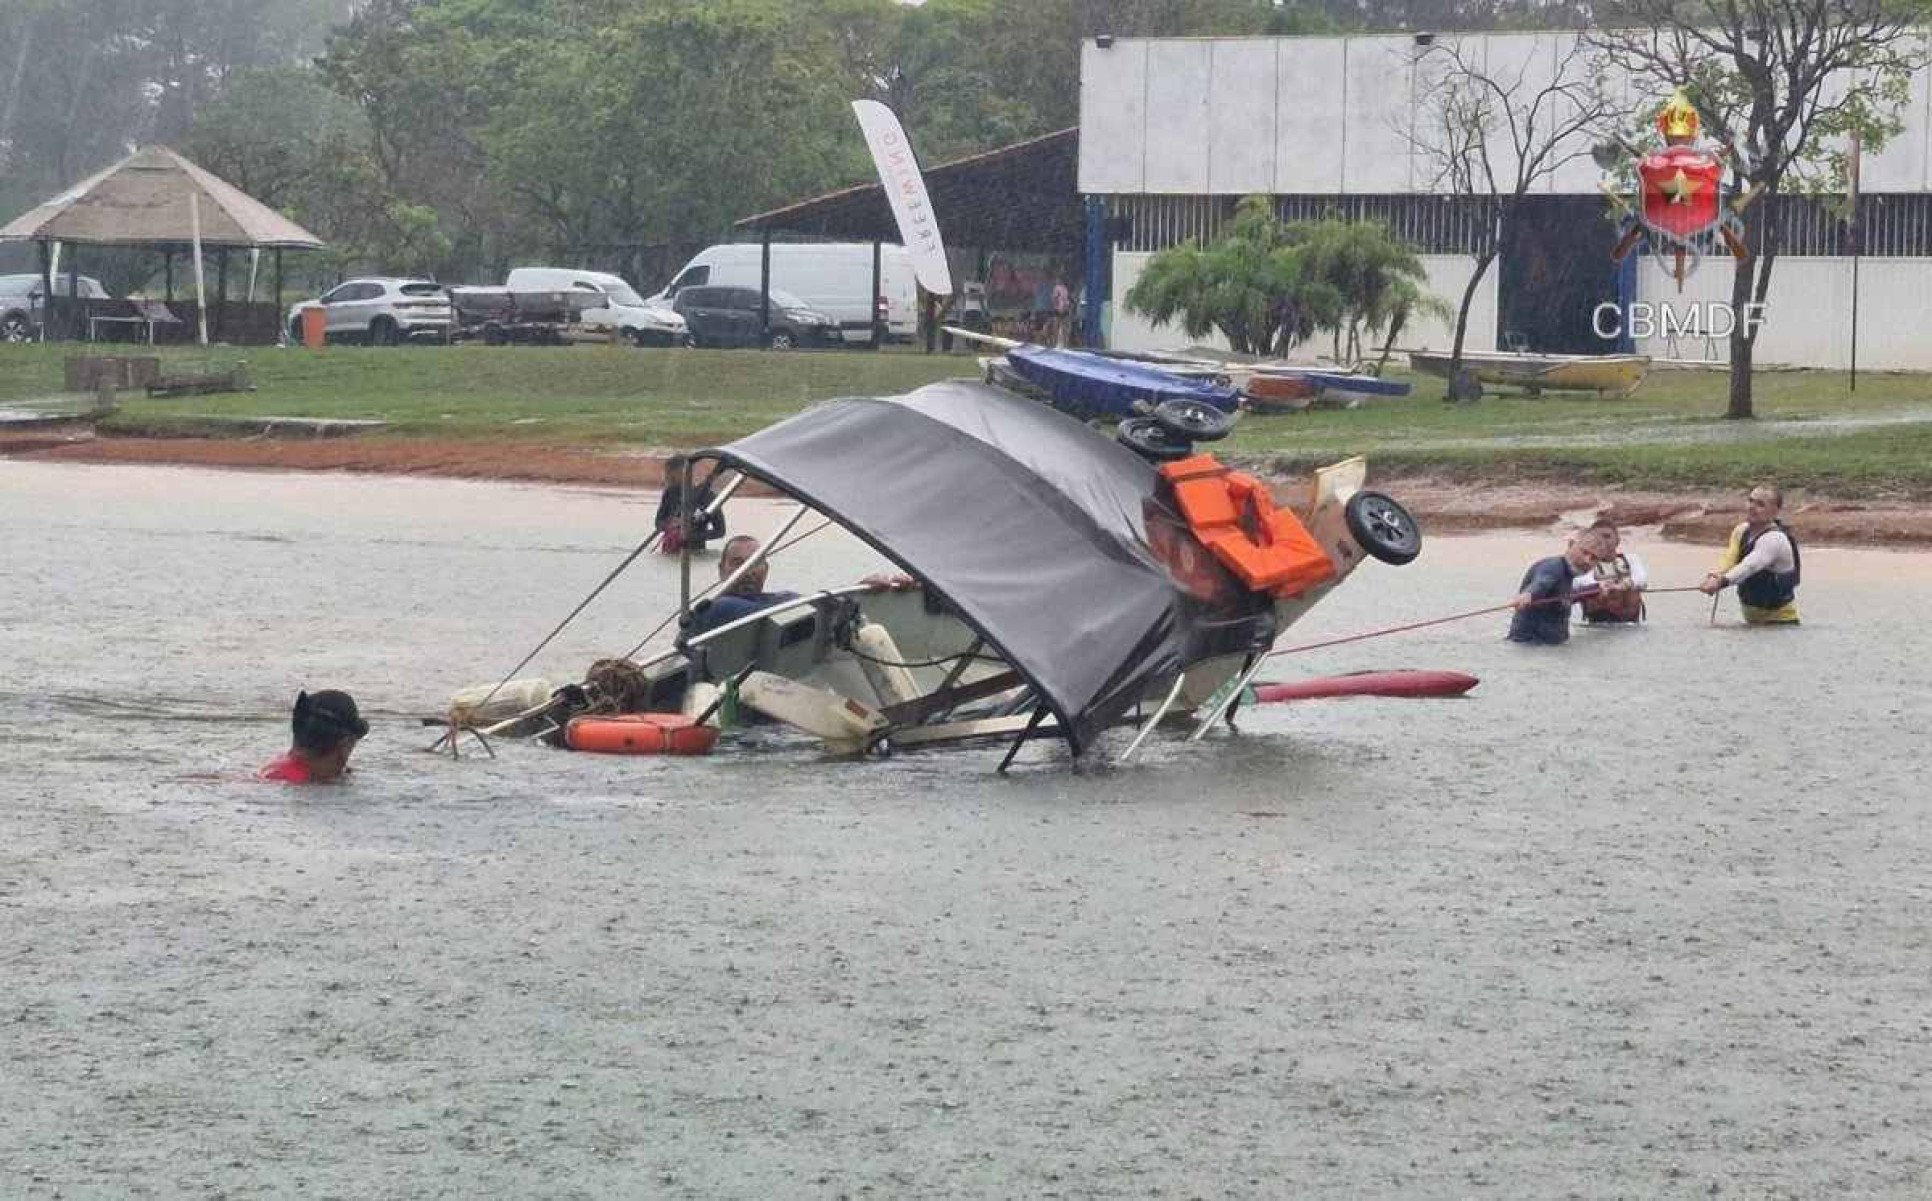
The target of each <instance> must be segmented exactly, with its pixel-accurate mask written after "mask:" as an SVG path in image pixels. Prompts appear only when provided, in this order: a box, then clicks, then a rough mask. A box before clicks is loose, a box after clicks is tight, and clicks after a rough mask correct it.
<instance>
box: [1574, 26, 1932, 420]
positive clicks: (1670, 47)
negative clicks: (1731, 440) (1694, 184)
mask: <svg viewBox="0 0 1932 1201" xmlns="http://www.w3.org/2000/svg"><path fill="white" fill-rule="evenodd" d="M1602 17H1603V19H1604V21H1605V24H1606V26H1608V27H1607V28H1604V29H1600V30H1597V31H1595V32H1593V33H1592V34H1590V35H1589V39H1590V41H1591V42H1592V44H1593V45H1595V46H1597V47H1598V48H1599V49H1600V50H1601V51H1602V53H1603V54H1604V56H1605V59H1606V61H1607V62H1608V63H1610V64H1612V65H1614V66H1616V67H1618V68H1621V69H1622V70H1624V71H1626V72H1628V73H1629V75H1630V76H1631V78H1632V79H1633V81H1635V82H1638V83H1649V84H1651V85H1653V86H1655V87H1656V88H1658V89H1659V90H1660V91H1666V92H1667V91H1669V90H1670V89H1671V88H1681V89H1683V91H1684V93H1685V95H1686V96H1688V97H1689V98H1690V101H1691V103H1693V104H1694V105H1696V106H1697V109H1698V113H1699V115H1700V116H1701V117H1702V118H1703V120H1704V124H1705V126H1706V128H1707V130H1709V131H1710V132H1713V133H1715V134H1716V135H1717V137H1718V138H1719V140H1721V141H1724V142H1726V143H1728V144H1729V145H1731V146H1732V147H1733V149H1734V150H1735V151H1736V152H1737V155H1736V165H1737V166H1738V167H1739V168H1740V169H1741V172H1742V174H1743V177H1744V180H1745V182H1746V184H1747V185H1748V187H1749V188H1750V189H1751V190H1753V191H1754V192H1755V193H1756V203H1754V204H1752V205H1750V206H1749V207H1748V208H1746V209H1745V211H1744V212H1743V214H1742V217H1743V220H1744V243H1745V246H1746V248H1747V250H1748V251H1749V254H1748V255H1747V256H1746V257H1743V258H1739V259H1738V260H1736V264H1735V266H1734V268H1733V274H1732V277H1731V307H1732V310H1733V311H1734V312H1735V313H1737V314H1739V320H1738V321H1737V322H1736V323H1735V325H1734V326H1733V328H1732V331H1731V338H1730V351H1731V389H1730V402H1729V406H1728V407H1727V409H1726V410H1725V414H1724V415H1725V416H1726V417H1736V418H1749V417H1751V416H1753V415H1754V413H1753V408H1752V400H1751V365H1752V357H1753V354H1754V352H1755V350H1756V347H1757V339H1758V334H1759V332H1760V331H1761V329H1762V326H1761V325H1760V324H1759V323H1758V322H1756V321H1746V320H1744V319H1743V315H1745V314H1754V313H1760V312H1763V311H1764V310H1763V307H1762V306H1763V305H1764V301H1765V297H1766V296H1768V295H1769V294H1770V290H1771V270H1772V268H1773V267H1774V266H1775V265H1776V263H1777V260H1778V252H1779V250H1780V249H1781V247H1780V245H1779V231H1780V227H1779V224H1778V223H1777V221H1776V220H1775V219H1774V218H1775V216H1776V213H1777V207H1778V206H1777V199H1778V197H1779V195H1780V194H1786V193H1792V192H1797V191H1804V190H1816V189H1818V188H1821V187H1828V188H1833V189H1836V188H1837V187H1841V186H1842V180H1843V155H1842V154H1841V153H1840V152H1839V150H1838V148H1839V147H1840V146H1841V145H1842V144H1843V140H1844V139H1845V138H1846V137H1848V136H1849V135H1852V134H1854V133H1855V134H1857V135H1859V136H1860V137H1861V138H1862V139H1863V142H1864V145H1865V147H1866V148H1867V149H1874V148H1877V147H1878V146H1880V145H1882V144H1883V143H1884V141H1885V139H1886V138H1887V137H1889V136H1891V135H1892V134H1893V133H1896V132H1897V131H1898V129H1899V128H1900V125H1899V121H1898V116H1897V114H1898V112H1899V109H1900V108H1901V106H1902V105H1903V103H1904V101H1905V99H1906V97H1907V95H1908V92H1909V87H1910V81H1911V75H1912V72H1913V71H1915V70H1917V69H1918V67H1919V66H1920V65H1921V64H1922V61H1923V51H1922V46H1921V44H1920V41H1919V38H1918V37H1917V28H1918V27H1920V26H1923V25H1924V24H1925V23H1926V22H1927V21H1928V19H1932V3H1928V2H1927V0H1610V3H1608V4H1606V5H1605V7H1604V11H1603V13H1602ZM1752 306H1756V307H1752Z"/></svg>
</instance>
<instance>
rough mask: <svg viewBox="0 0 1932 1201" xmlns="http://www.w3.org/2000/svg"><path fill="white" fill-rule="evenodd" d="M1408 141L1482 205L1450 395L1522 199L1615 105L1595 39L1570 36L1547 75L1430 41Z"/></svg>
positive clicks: (1458, 388)
mask: <svg viewBox="0 0 1932 1201" xmlns="http://www.w3.org/2000/svg"><path fill="white" fill-rule="evenodd" d="M1416 70H1417V91H1418V99H1417V103H1416V111H1417V117H1416V126H1415V129H1414V131H1413V132H1408V131H1405V133H1407V136H1408V137H1409V139H1410V141H1411V144H1412V145H1413V146H1414V147H1415V149H1416V151H1417V153H1418V155H1419V156H1420V157H1421V158H1422V159H1423V161H1425V162H1427V163H1429V164H1430V165H1431V166H1432V167H1433V170H1434V176H1435V179H1434V185H1435V188H1436V189H1437V190H1438V191H1446V192H1449V193H1451V194H1453V195H1458V196H1467V197H1469V198H1470V199H1471V202H1472V203H1473V205H1474V206H1475V209H1476V214H1475V215H1476V221H1475V246H1474V248H1473V249H1474V254H1475V259H1476V262H1475V267H1474V269H1473V270H1472V271H1471V272H1470V274H1469V282H1468V283H1467V284H1466V285H1465V286H1464V287H1463V290H1462V301H1461V303H1460V304H1459V305H1458V307H1457V309H1456V336H1455V343H1454V346H1453V348H1452V349H1451V351H1450V355H1449V368H1450V371H1449V376H1450V383H1449V392H1450V396H1451V397H1453V398H1456V399H1461V398H1462V396H1463V394H1464V385H1463V383H1462V381H1461V380H1460V378H1459V376H1460V373H1461V366H1462V352H1463V344H1464V341H1465V339H1466V337H1467V335H1468V331H1469V310H1470V307H1471V305H1472V304H1473V302H1474V301H1475V298H1476V290H1477V288H1478V287H1479V286H1480V285H1481V283H1482V281H1483V277H1484V276H1486V275H1487V274H1488V273H1489V268H1490V265H1491V264H1493V263H1494V262H1495V261H1496V259H1497V257H1498V256H1500V255H1503V254H1506V253H1508V251H1509V250H1510V248H1511V246H1512V243H1513V239H1514V238H1515V236H1516V233H1517V229H1518V222H1517V217H1518V213H1519V212H1520V211H1521V208H1522V205H1523V199H1524V197H1526V196H1528V195H1529V194H1530V192H1531V191H1533V190H1534V189H1536V188H1537V186H1538V185H1539V184H1541V183H1543V182H1544V181H1545V180H1547V179H1549V178H1550V176H1551V175H1553V174H1555V173H1556V172H1557V171H1558V170H1559V169H1561V168H1562V167H1563V166H1564V165H1565V164H1567V163H1569V162H1571V161H1572V160H1574V159H1577V158H1579V157H1581V156H1583V155H1586V154H1588V153H1589V152H1590V143H1591V138H1590V135H1591V134H1592V133H1593V132H1596V131H1598V130H1600V129H1602V128H1603V127H1604V126H1605V125H1606V123H1607V122H1608V121H1609V120H1610V117H1611V115H1612V112H1613V108H1612V105H1611V103H1610V101H1609V99H1608V98H1607V96H1606V94H1605V91H1604V88H1603V86H1602V80H1601V76H1600V72H1599V69H1598V67H1597V64H1596V63H1595V62H1594V61H1593V58H1592V55H1591V53H1590V50H1589V47H1588V45H1587V44H1586V43H1585V42H1583V41H1580V40H1579V41H1573V42H1571V43H1570V45H1569V46H1568V48H1567V49H1566V50H1565V51H1564V52H1563V53H1562V54H1561V55H1560V56H1559V57H1558V58H1557V61H1556V63H1555V65H1554V68H1553V69H1552V71H1551V73H1550V75H1549V77H1548V78H1547V79H1543V78H1540V77H1538V76H1535V75H1533V74H1532V68H1531V66H1530V64H1529V63H1527V62H1524V63H1516V64H1510V63H1483V62H1479V61H1477V60H1476V59H1475V58H1473V57H1472V56H1469V55H1465V54H1464V53H1463V47H1462V46H1461V45H1460V44H1458V43H1457V42H1455V41H1450V40H1443V41H1437V42H1435V43H1434V44H1432V45H1430V46H1427V47H1425V48H1424V49H1423V50H1422V52H1421V56H1420V57H1419V59H1418V60H1417V64H1416Z"/></svg>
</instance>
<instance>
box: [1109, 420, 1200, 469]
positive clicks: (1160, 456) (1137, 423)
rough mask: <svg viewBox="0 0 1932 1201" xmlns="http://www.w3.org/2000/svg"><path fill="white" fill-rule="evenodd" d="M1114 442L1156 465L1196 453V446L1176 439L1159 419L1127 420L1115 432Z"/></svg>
mask: <svg viewBox="0 0 1932 1201" xmlns="http://www.w3.org/2000/svg"><path fill="white" fill-rule="evenodd" d="M1114 441H1116V442H1118V443H1120V444H1121V445H1122V446H1124V447H1126V448H1127V449H1128V450H1131V451H1133V452H1134V453H1135V454H1137V455H1139V456H1140V457H1141V458H1143V459H1148V460H1150V461H1152V462H1155V463H1171V462H1173V461H1174V460H1176V459H1185V458H1186V457H1187V456H1189V455H1191V454H1193V453H1194V444H1193V443H1192V442H1189V441H1188V440H1187V439H1185V438H1177V437H1175V436H1174V434H1173V432H1172V431H1171V430H1169V429H1168V427H1167V426H1165V425H1162V424H1161V420H1160V418H1158V417H1129V418H1127V419H1126V420H1124V421H1122V422H1121V423H1120V426H1119V428H1117V429H1115V430H1114Z"/></svg>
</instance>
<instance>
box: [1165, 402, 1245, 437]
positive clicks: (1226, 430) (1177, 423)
mask: <svg viewBox="0 0 1932 1201" xmlns="http://www.w3.org/2000/svg"><path fill="white" fill-rule="evenodd" d="M1154 420H1155V421H1158V422H1160V424H1161V428H1162V429H1164V430H1166V431H1167V432H1168V433H1170V434H1172V435H1174V438H1175V440H1176V441H1178V442H1219V441H1220V440H1221V439H1223V438H1225V437H1227V436H1228V435H1229V434H1231V433H1233V432H1234V414H1232V413H1224V412H1222V411H1221V410H1220V409H1217V408H1215V407H1214V406H1213V405H1211V404H1209V403H1208V402H1206V401H1205V400H1188V399H1175V400H1163V401H1161V403H1160V405H1159V406H1158V407H1156V408H1155V409H1154Z"/></svg>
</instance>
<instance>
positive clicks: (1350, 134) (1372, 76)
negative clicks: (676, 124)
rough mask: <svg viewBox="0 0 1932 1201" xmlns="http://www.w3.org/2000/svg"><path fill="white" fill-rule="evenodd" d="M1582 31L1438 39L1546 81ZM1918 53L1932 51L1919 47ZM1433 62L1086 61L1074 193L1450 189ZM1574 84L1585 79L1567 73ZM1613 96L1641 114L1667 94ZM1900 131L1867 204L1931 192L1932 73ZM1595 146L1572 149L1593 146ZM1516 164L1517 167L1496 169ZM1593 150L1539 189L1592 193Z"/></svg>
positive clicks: (1286, 54)
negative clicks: (1437, 144)
mask: <svg viewBox="0 0 1932 1201" xmlns="http://www.w3.org/2000/svg"><path fill="white" fill-rule="evenodd" d="M1577 37H1578V35H1577V34H1575V33H1522V34H1487V35H1469V36H1466V37H1462V38H1450V37H1447V36H1443V37H1438V38H1437V43H1438V45H1454V46H1455V47H1457V48H1458V50H1459V51H1460V52H1461V53H1462V54H1463V56H1464V57H1465V58H1466V59H1467V60H1469V61H1471V62H1472V63H1480V64H1482V65H1483V67H1484V69H1486V70H1487V71H1488V72H1489V73H1490V74H1491V75H1492V76H1494V77H1496V78H1499V79H1504V80H1513V79H1516V78H1519V77H1520V78H1521V79H1522V80H1523V81H1524V83H1525V85H1526V86H1527V87H1528V88H1529V89H1531V90H1532V91H1533V90H1534V89H1535V88H1536V87H1539V86H1541V85H1542V84H1544V83H1547V82H1549V81H1550V80H1551V79H1553V78H1554V77H1555V75H1556V72H1557V70H1558V68H1559V67H1560V65H1561V64H1562V63H1563V62H1564V61H1565V59H1566V58H1567V57H1568V56H1569V55H1570V54H1571V52H1572V51H1573V50H1574V49H1575V47H1576V45H1577ZM1919 41H1920V43H1921V50H1922V51H1932V40H1928V38H1927V37H1921V38H1920V39H1919ZM1435 61H1436V60H1435V59H1434V58H1433V57H1432V56H1430V55H1422V56H1421V57H1420V58H1418V54H1417V47H1416V45H1415V42H1414V39H1413V38H1412V37H1410V36H1409V35H1407V34H1402V35H1396V36H1365V37H1346V38H1198V39H1139V38H1125V39H1121V40H1118V41H1116V42H1115V43H1114V44H1113V45H1111V46H1109V47H1107V48H1105V49H1102V48H1100V47H1099V46H1097V45H1096V44H1094V43H1093V42H1091V41H1089V42H1087V43H1085V44H1084V45H1083V46H1082V47H1081V57H1080V190H1081V191H1082V192H1084V193H1087V194H1089V195H1096V194H1114V195H1120V194H1131V193H1148V194H1162V193H1173V194H1198V195H1208V194H1216V195H1237V194H1242V193H1249V192H1272V193H1277V194H1283V195H1289V194H1297V193H1335V194H1352V193H1367V194H1390V193H1403V192H1424V193H1426V192H1434V191H1439V190H1441V189H1440V187H1439V184H1438V181H1437V179H1436V172H1435V169H1434V166H1433V164H1432V162H1431V161H1430V157H1429V156H1428V155H1427V154H1426V153H1419V152H1418V151H1416V149H1415V142H1416V141H1418V140H1422V141H1426V140H1427V137H1426V135H1427V133H1428V122H1429V119H1430V118H1429V108H1430V106H1429V104H1428V94H1429V84H1430V80H1431V76H1432V72H1433V71H1434V70H1435V69H1436V68H1434V67H1433V66H1432V65H1431V64H1432V63H1433V62H1435ZM1572 74H1573V75H1575V74H1576V72H1573V73H1572ZM1607 86H1608V87H1610V88H1611V89H1612V90H1613V92H1614V93H1615V94H1617V95H1619V96H1621V97H1623V98H1624V99H1625V100H1626V101H1627V104H1628V107H1629V109H1631V110H1633V111H1634V110H1636V109H1637V108H1639V107H1640V106H1642V105H1643V104H1645V103H1646V102H1649V101H1653V100H1655V99H1657V98H1658V97H1656V96H1654V95H1651V94H1649V90H1648V89H1647V88H1645V87H1641V86H1634V85H1633V84H1632V83H1631V82H1630V81H1629V80H1628V79H1627V78H1623V77H1617V76H1614V75H1613V76H1612V77H1610V78H1608V80H1607ZM1899 117H1900V119H1901V120H1902V121H1903V122H1904V129H1903V131H1902V132H1901V133H1900V134H1899V135H1898V136H1897V137H1895V138H1893V139H1892V140H1891V141H1890V142H1888V143H1887V145H1886V146H1885V148H1884V149H1883V150H1880V151H1876V152H1872V153H1869V154H1867V155H1866V156H1865V160H1864V170H1863V186H1864V188H1865V190H1866V191H1867V192H1873V193H1879V192H1923V191H1928V190H1932V65H1929V66H1927V67H1923V68H1921V69H1920V70H1919V72H1918V73H1917V74H1916V75H1915V76H1914V78H1913V80H1912V87H1911V93H1910V96H1909V98H1908V100H1907V102H1906V103H1905V105H1904V108H1903V109H1902V111H1901V112H1900V113H1899ZM1587 142H1588V139H1587V138H1584V139H1579V144H1578V145H1577V146H1575V147H1573V148H1572V149H1574V150H1576V151H1578V152H1584V151H1587V150H1588V145H1587ZM1499 165H1500V166H1503V167H1505V168H1507V167H1508V166H1509V164H1507V163H1504V164H1499ZM1597 178H1598V171H1597V168H1596V166H1595V164H1594V163H1592V162H1591V161H1590V159H1589V157H1588V155H1587V154H1583V153H1579V157H1577V158H1575V159H1574V160H1572V161H1570V162H1568V163H1567V164H1565V165H1564V166H1563V167H1562V168H1560V169H1559V170H1558V171H1557V172H1556V174H1555V175H1554V176H1553V177H1552V178H1551V179H1549V180H1547V181H1545V182H1544V184H1543V186H1542V187H1541V188H1540V189H1539V190H1542V191H1547V192H1554V193H1559V194H1564V193H1568V194H1579V195H1581V194H1587V193H1594V192H1595V191H1596V187H1597Z"/></svg>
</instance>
